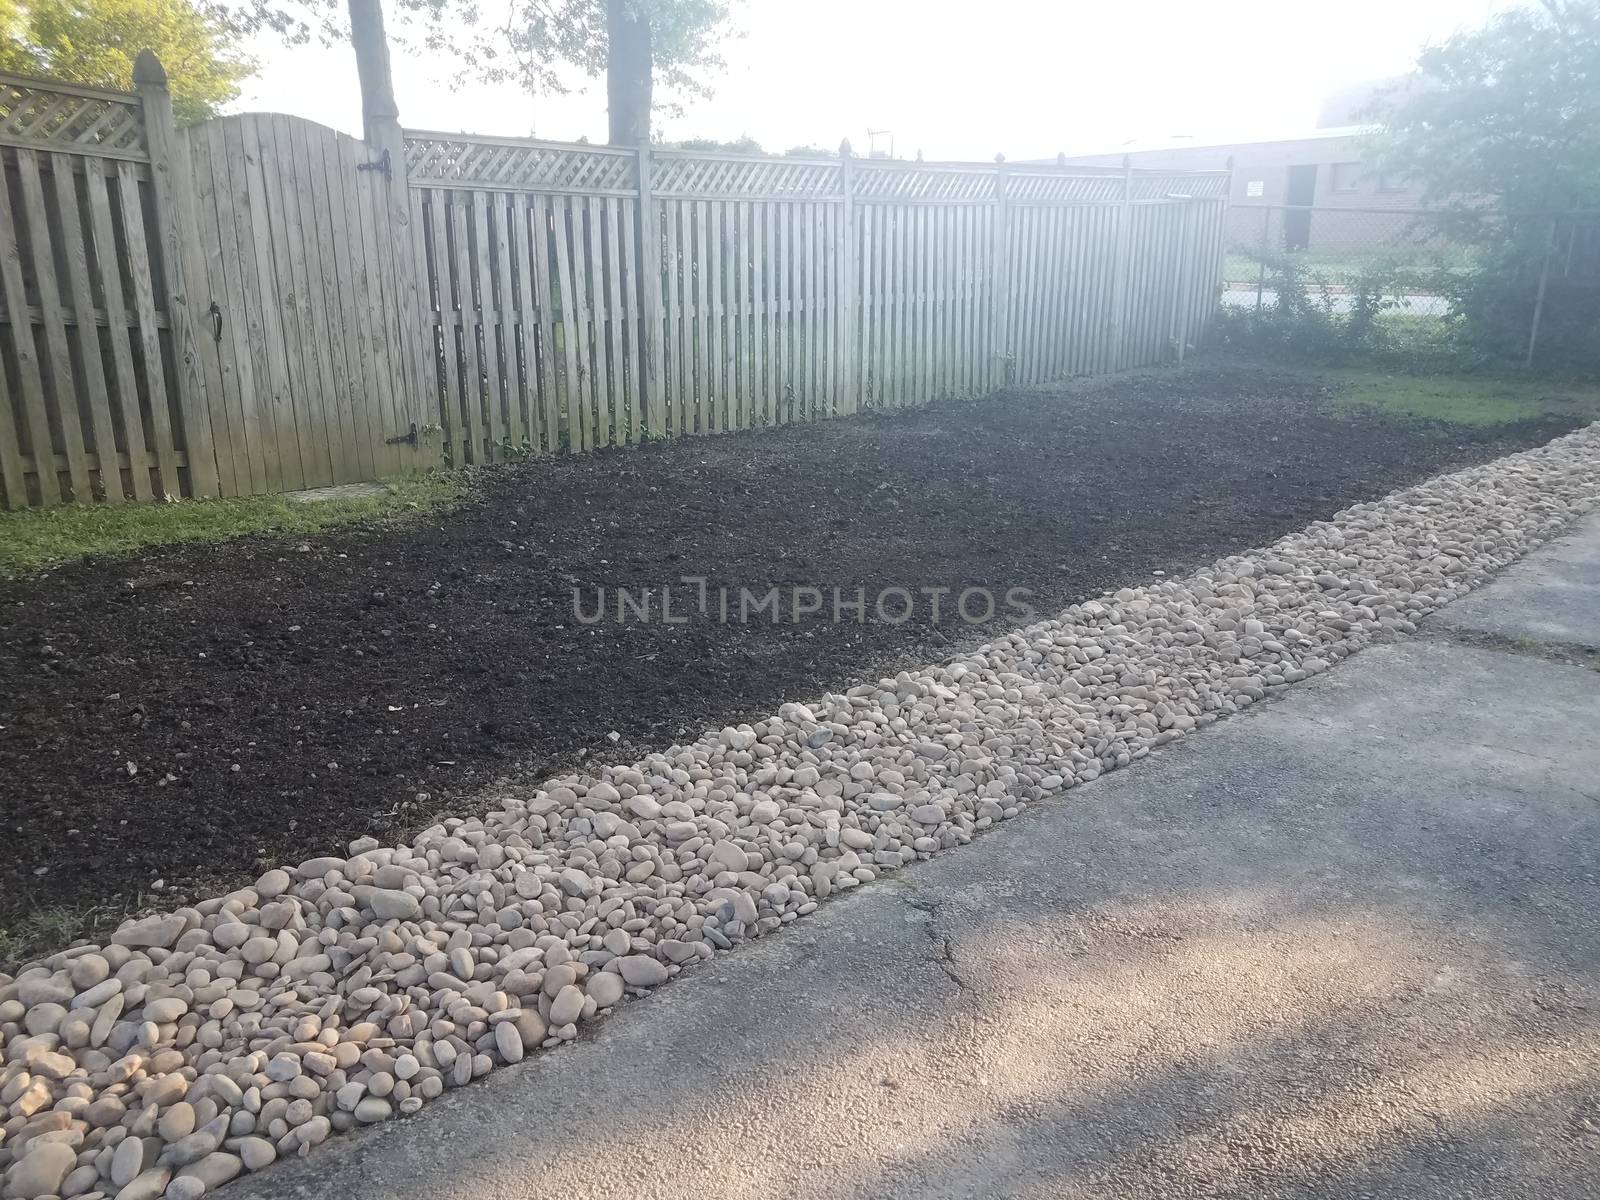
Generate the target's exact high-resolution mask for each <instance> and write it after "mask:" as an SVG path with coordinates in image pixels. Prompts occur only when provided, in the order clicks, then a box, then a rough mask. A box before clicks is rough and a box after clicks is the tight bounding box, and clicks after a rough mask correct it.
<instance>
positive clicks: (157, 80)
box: [133, 46, 167, 88]
mask: <svg viewBox="0 0 1600 1200" xmlns="http://www.w3.org/2000/svg"><path fill="white" fill-rule="evenodd" d="M133 82H134V83H136V84H138V85H140V86H141V87H163V88H164V87H166V86H167V69H166V68H165V67H163V66H162V65H161V60H160V59H159V58H157V57H156V52H155V51H154V50H152V49H150V48H149V47H148V46H146V47H145V48H144V49H143V50H141V51H139V56H138V57H137V58H135V59H134V60H133Z"/></svg>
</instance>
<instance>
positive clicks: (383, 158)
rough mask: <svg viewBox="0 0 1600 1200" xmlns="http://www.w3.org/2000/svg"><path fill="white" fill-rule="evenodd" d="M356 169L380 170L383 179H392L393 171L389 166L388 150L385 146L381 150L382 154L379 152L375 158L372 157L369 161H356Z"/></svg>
mask: <svg viewBox="0 0 1600 1200" xmlns="http://www.w3.org/2000/svg"><path fill="white" fill-rule="evenodd" d="M356 170H358V171H381V172H383V177H384V178H385V179H393V178H394V172H393V170H392V168H391V167H390V164H389V150H388V148H387V147H385V148H384V151H383V153H382V154H380V155H379V156H378V157H377V158H375V159H373V160H372V161H371V162H361V163H357V164H356Z"/></svg>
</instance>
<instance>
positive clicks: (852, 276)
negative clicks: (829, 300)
mask: <svg viewBox="0 0 1600 1200" xmlns="http://www.w3.org/2000/svg"><path fill="white" fill-rule="evenodd" d="M839 188H840V191H841V192H842V193H843V194H844V211H843V212H842V213H841V214H840V217H839V226H840V229H839V287H840V289H841V291H842V292H843V295H842V296H841V297H840V300H839V326H840V327H839V403H838V405H837V408H836V411H837V412H841V413H853V412H855V411H856V409H857V408H858V407H859V405H858V404H857V403H856V346H857V344H858V342H859V340H860V339H859V338H858V337H857V336H856V273H857V272H856V268H857V262H856V259H857V255H856V200H855V190H856V185H855V171H854V170H853V169H852V168H851V164H850V139H849V138H845V139H844V140H843V141H842V142H840V143H839Z"/></svg>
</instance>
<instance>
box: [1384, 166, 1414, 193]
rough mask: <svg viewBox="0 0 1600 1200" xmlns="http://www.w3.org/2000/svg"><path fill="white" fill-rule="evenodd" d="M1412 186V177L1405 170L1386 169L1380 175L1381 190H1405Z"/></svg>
mask: <svg viewBox="0 0 1600 1200" xmlns="http://www.w3.org/2000/svg"><path fill="white" fill-rule="evenodd" d="M1410 187H1411V177H1410V176H1409V175H1407V174H1406V173H1405V172H1404V171H1385V172H1382V173H1381V174H1379V176H1378V190H1379V191H1380V192H1404V191H1408V190H1409V189H1410Z"/></svg>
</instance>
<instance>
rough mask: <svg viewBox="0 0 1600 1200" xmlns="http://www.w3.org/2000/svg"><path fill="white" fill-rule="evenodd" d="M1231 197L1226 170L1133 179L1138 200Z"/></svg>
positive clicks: (1181, 172) (1134, 192)
mask: <svg viewBox="0 0 1600 1200" xmlns="http://www.w3.org/2000/svg"><path fill="white" fill-rule="evenodd" d="M1227 194H1228V173H1227V172H1226V171H1188V172H1184V171H1176V172H1171V173H1164V174H1159V175H1140V174H1137V173H1135V175H1134V177H1133V198H1134V199H1135V200H1168V199H1172V198H1174V197H1178V196H1188V197H1190V198H1191V199H1194V200H1219V199H1221V198H1222V197H1223V196H1226V195H1227Z"/></svg>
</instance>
